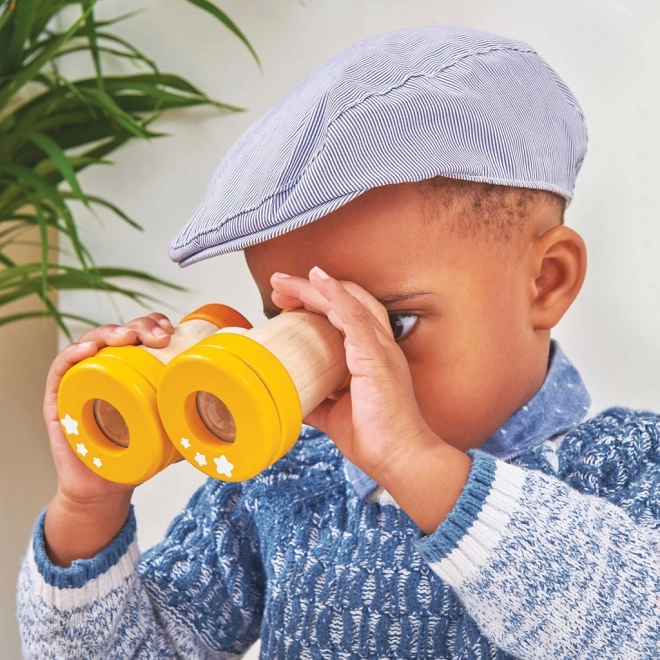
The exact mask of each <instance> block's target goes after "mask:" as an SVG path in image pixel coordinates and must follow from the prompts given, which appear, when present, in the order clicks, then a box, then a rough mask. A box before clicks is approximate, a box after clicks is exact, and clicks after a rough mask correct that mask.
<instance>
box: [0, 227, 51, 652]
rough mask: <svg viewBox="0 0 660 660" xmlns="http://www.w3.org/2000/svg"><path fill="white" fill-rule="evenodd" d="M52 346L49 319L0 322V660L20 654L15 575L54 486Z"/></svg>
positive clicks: (25, 304)
mask: <svg viewBox="0 0 660 660" xmlns="http://www.w3.org/2000/svg"><path fill="white" fill-rule="evenodd" d="M25 238H30V239H33V240H34V238H35V237H33V236H29V237H28V236H26V237H25ZM10 256H11V257H12V258H13V259H14V260H16V261H18V262H25V261H38V260H39V258H40V257H39V250H38V249H37V248H16V249H14V250H13V251H12V252H11V253H10ZM34 308H35V303H34V302H33V301H30V300H25V301H21V302H19V303H15V304H13V305H11V306H7V307H3V308H1V309H0V316H6V315H8V314H12V313H19V312H21V311H27V310H28V309H34ZM36 309H39V306H38V304H37V306H36ZM56 351H57V332H56V328H55V323H54V322H53V321H51V320H50V319H37V320H29V321H22V322H19V323H14V324H10V325H7V326H2V327H0V429H2V461H0V557H1V558H2V561H1V562H0V657H2V659H3V660H14V659H15V658H20V657H21V654H20V644H19V639H18V632H17V629H16V616H15V613H14V612H15V604H14V603H15V591H16V575H17V573H18V568H19V565H20V561H21V558H22V557H23V555H24V554H25V550H26V548H27V545H28V541H29V538H30V532H31V530H32V526H33V524H34V520H35V518H36V517H37V515H38V514H39V512H40V511H41V510H42V509H43V508H44V507H45V506H46V504H48V500H49V499H50V497H51V495H52V494H53V492H54V491H55V487H56V480H55V470H54V469H53V465H52V462H51V460H50V452H49V450H48V436H47V434H46V429H45V426H44V423H43V417H42V415H41V405H42V402H43V391H44V383H45V380H46V374H47V373H48V367H49V366H50V363H51V362H52V360H53V357H54V356H55V354H56Z"/></svg>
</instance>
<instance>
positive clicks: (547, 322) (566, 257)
mask: <svg viewBox="0 0 660 660" xmlns="http://www.w3.org/2000/svg"><path fill="white" fill-rule="evenodd" d="M586 271H587V248H586V246H585V244H584V241H583V240H582V237H581V236H580V235H579V234H578V233H577V232H576V231H575V230H573V229H571V228H570V227H566V226H564V225H559V226H557V227H552V228H551V229H548V230H547V231H546V232H544V233H543V234H541V235H540V236H539V237H537V238H536V239H535V240H534V243H533V245H532V273H533V278H532V279H533V281H532V282H531V286H532V306H531V310H530V312H531V321H532V324H533V326H534V329H536V330H550V328H553V327H554V326H555V325H557V323H559V320H560V319H561V317H562V316H563V315H564V314H565V313H566V310H567V309H568V308H569V307H570V306H571V304H572V303H573V301H574V300H575V298H576V297H577V294H578V293H579V292H580V289H581V288H582V283H583V282H584V277H585V274H586Z"/></svg>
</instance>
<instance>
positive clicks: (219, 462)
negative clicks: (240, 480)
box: [213, 456, 234, 477]
mask: <svg viewBox="0 0 660 660" xmlns="http://www.w3.org/2000/svg"><path fill="white" fill-rule="evenodd" d="M213 462H214V463H215V467H216V469H217V470H218V474H225V475H227V476H228V477H231V471H232V470H233V469H234V466H233V465H232V464H231V463H230V462H229V461H228V460H227V459H226V457H225V456H220V458H214V459H213Z"/></svg>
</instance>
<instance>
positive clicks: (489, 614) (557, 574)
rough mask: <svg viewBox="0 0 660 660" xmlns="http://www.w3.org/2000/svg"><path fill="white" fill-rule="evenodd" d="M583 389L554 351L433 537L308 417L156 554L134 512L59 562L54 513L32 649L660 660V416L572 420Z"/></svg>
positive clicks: (213, 490) (24, 622)
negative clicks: (280, 449)
mask: <svg viewBox="0 0 660 660" xmlns="http://www.w3.org/2000/svg"><path fill="white" fill-rule="evenodd" d="M585 402H587V403H588V395H586V391H584V389H583V386H582V384H581V381H580V380H579V376H577V372H575V371H574V369H573V368H572V367H571V365H570V364H569V363H568V362H567V361H566V360H565V358H564V356H563V354H562V353H561V352H560V350H559V349H558V347H555V351H554V357H553V364H552V365H551V368H550V370H549V372H548V376H547V377H546V381H545V383H544V385H543V387H542V388H541V390H539V392H538V393H537V394H536V395H535V397H534V398H533V399H532V400H531V401H530V402H528V404H527V405H526V406H524V407H523V408H522V409H521V410H520V411H518V413H516V415H514V416H513V417H512V418H511V420H509V422H507V424H506V425H505V426H504V427H503V428H502V429H500V431H499V432H498V433H497V434H495V435H494V436H493V438H491V440H489V441H488V442H487V443H486V444H485V445H483V446H482V448H480V450H476V451H471V452H469V454H470V456H471V457H472V460H473V464H472V469H471V472H470V475H469V480H468V483H467V485H466V486H465V488H464V490H463V492H462V494H461V496H460V498H459V500H458V502H457V503H456V506H455V507H454V509H453V510H452V511H451V512H450V514H449V516H448V517H447V519H446V520H445V521H444V522H443V523H442V524H441V525H440V526H439V527H438V529H437V530H436V531H435V532H434V533H433V534H431V535H429V536H423V535H422V534H421V533H420V530H419V529H418V528H417V527H416V525H415V524H414V523H413V522H412V521H411V520H410V519H409V518H408V516H407V515H406V514H405V513H404V512H403V511H402V510H401V509H400V508H399V507H398V506H397V505H396V503H395V502H394V501H393V499H392V498H391V497H390V496H389V495H388V493H387V492H386V491H384V490H383V489H382V488H380V487H378V486H377V485H376V484H373V483H370V480H369V479H368V477H366V475H363V474H362V475H361V474H360V473H359V470H357V468H355V466H350V465H347V463H346V461H345V459H344V458H343V457H342V455H341V454H340V453H339V451H338V450H337V449H336V447H335V445H334V444H333V443H332V442H331V441H330V440H329V439H328V438H327V436H325V435H323V434H322V433H320V432H319V431H316V430H314V429H312V428H310V427H304V429H303V433H302V435H301V438H300V440H299V442H298V443H297V444H296V446H295V447H294V449H293V450H291V452H289V454H288V455H287V456H285V457H284V458H283V459H281V460H280V461H278V463H276V464H275V465H274V466H272V467H271V468H270V469H268V470H266V471H265V472H264V473H262V474H261V475H259V476H258V477H256V478H255V479H252V480H251V481H249V482H245V483H223V482H219V481H214V480H209V481H208V482H207V483H206V484H205V485H204V486H203V487H202V488H201V489H200V490H199V491H198V492H197V493H196V494H195V495H194V496H193V498H192V500H191V501H190V503H189V504H188V506H187V507H186V508H185V510H184V511H183V512H182V513H181V514H180V515H179V516H178V517H177V518H176V519H175V520H174V521H173V523H172V525H171V526H170V528H169V530H168V532H167V535H166V538H165V540H164V541H163V542H162V543H160V544H159V545H157V546H156V547H154V548H152V549H151V550H149V551H147V552H146V553H144V554H143V555H141V556H140V554H139V551H138V549H137V544H136V540H135V535H136V529H135V518H134V516H133V513H132V512H131V514H130V516H129V519H128V521H127V523H126V525H125V526H124V528H123V529H122V531H121V532H120V534H119V535H118V536H117V537H116V538H115V539H114V540H113V541H112V543H111V544H110V545H109V546H108V547H107V548H105V549H104V550H103V551H102V552H101V553H99V555H97V556H96V557H94V558H92V559H89V560H81V561H77V562H74V563H73V564H72V566H71V567H70V568H66V569H64V568H59V567H56V566H54V565H53V564H51V563H50V561H49V560H48V557H47V556H46V554H45V551H44V545H43V515H42V516H41V518H40V519H39V521H38V523H37V525H36V527H35V533H34V537H33V542H32V544H31V546H30V549H29V551H28V555H27V557H26V559H25V561H24V564H23V568H22V571H21V575H20V579H19V605H18V614H19V621H20V626H21V633H22V637H23V643H24V652H25V656H26V657H27V658H58V659H62V658H85V659H87V658H100V657H103V658H118V659H119V658H121V659H122V660H123V659H126V658H175V657H178V658H191V659H192V658H235V657H240V655H241V654H242V653H244V652H245V650H246V649H247V648H248V647H249V646H250V645H251V644H252V643H253V642H254V641H255V640H256V639H257V638H258V637H261V640H262V647H261V649H262V650H261V654H262V658H265V659H269V660H270V659H273V658H281V659H285V658H287V659H289V658H291V659H297V658H311V659H314V660H316V659H321V658H324V659H325V658H328V659H330V658H333V659H334V658H474V659H486V658H488V659H491V660H492V659H495V658H497V659H504V658H510V657H516V658H580V659H583V658H584V659H588V658H594V659H596V658H598V659H603V658H607V659H611V658H626V659H628V658H630V659H632V658H658V657H660V532H658V525H659V520H660V417H658V416H657V415H654V414H652V413H645V412H633V411H630V410H627V409H623V408H613V409H610V410H607V411H605V412H604V413H601V414H600V415H598V416H596V417H594V418H592V419H589V420H588V421H583V422H581V423H575V420H576V418H581V417H582V416H583V415H584V408H585V407H586V406H585V405H583V404H585ZM571 422H573V423H572V424H571ZM566 426H569V427H570V430H569V431H568V433H567V434H566V435H564V431H565V430H566V428H565V427H566ZM525 429H526V432H524V431H525ZM553 429H554V431H555V432H554V433H553ZM531 439H534V440H533V441H532V440H531ZM530 445H531V446H530ZM486 450H488V453H487V451H486ZM497 455H500V456H507V459H506V460H503V459H502V458H498V457H497ZM438 487H439V488H441V487H442V485H441V484H439V485H438Z"/></svg>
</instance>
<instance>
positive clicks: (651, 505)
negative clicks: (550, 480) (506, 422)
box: [512, 408, 660, 529]
mask: <svg viewBox="0 0 660 660" xmlns="http://www.w3.org/2000/svg"><path fill="white" fill-rule="evenodd" d="M546 453H547V449H546V448H545V447H543V446H540V447H536V448H535V449H533V450H532V451H529V452H526V453H525V454H523V455H522V456H521V457H520V458H519V459H517V460H514V461H512V463H514V464H516V465H520V466H521V467H527V468H531V469H535V470H540V471H542V472H545V473H546V474H550V475H556V476H557V477H559V479H561V480H562V481H564V482H566V483H567V484H568V485H569V486H571V487H572V488H574V489H575V490H577V491H578V492H580V493H585V494H589V495H595V496H597V497H600V498H603V499H606V500H608V501H609V502H612V503H613V504H616V505H617V506H618V507H621V508H622V509H623V510H624V511H625V512H626V513H627V515H628V516H629V517H630V518H631V519H632V520H634V521H635V522H638V523H643V524H644V526H645V527H650V528H654V529H655V528H657V527H658V526H659V522H658V521H660V417H659V416H658V415H657V414H655V413H653V412H649V411H633V410H630V409H628V408H609V409H608V410H605V411H603V412H602V413H600V414H599V415H598V416H597V417H594V418H592V419H590V420H588V421H586V422H584V423H582V424H580V425H578V426H577V427H575V429H573V430H572V431H570V432H568V433H567V434H566V437H565V438H564V441H563V443H562V446H561V452H560V453H559V454H558V459H559V465H558V470H557V472H556V473H555V470H554V469H553V468H552V466H551V465H550V464H549V463H548V461H547V460H546V458H545V454H546Z"/></svg>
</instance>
